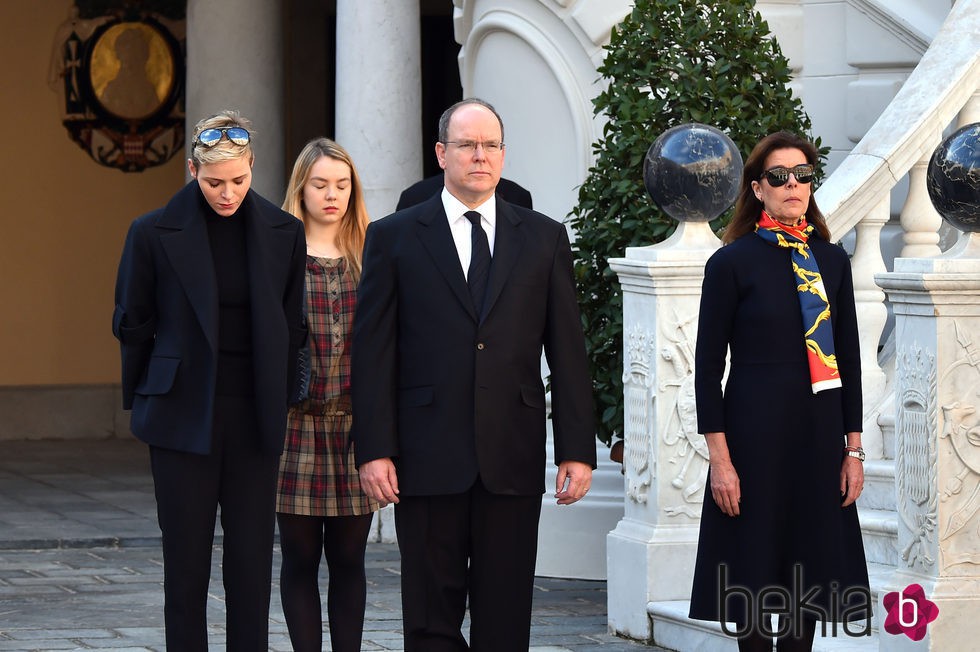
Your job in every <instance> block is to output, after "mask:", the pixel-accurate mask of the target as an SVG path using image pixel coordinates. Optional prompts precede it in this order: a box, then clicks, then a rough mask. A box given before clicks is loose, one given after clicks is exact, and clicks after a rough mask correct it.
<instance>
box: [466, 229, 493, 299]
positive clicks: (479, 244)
mask: <svg viewBox="0 0 980 652" xmlns="http://www.w3.org/2000/svg"><path fill="white" fill-rule="evenodd" d="M464 215H465V216H466V219H468V220H469V221H470V224H472V225H473V228H472V230H471V231H470V242H471V243H472V245H473V246H472V248H471V250H470V268H469V270H467V272H466V284H467V285H468V286H469V287H470V296H471V297H473V305H474V306H475V307H476V314H477V315H478V316H479V315H481V314H482V313H483V297H484V295H486V293H487V279H488V278H489V277H490V241H489V240H487V232H486V231H484V230H483V225H482V224H480V214H479V213H477V212H476V211H466V213H464Z"/></svg>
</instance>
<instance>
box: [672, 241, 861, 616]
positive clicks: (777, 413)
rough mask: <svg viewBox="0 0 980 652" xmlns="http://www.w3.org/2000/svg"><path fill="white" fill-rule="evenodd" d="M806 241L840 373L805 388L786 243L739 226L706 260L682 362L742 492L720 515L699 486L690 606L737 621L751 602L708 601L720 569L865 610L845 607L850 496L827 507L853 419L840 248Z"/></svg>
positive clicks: (854, 361) (854, 523) (834, 496)
mask: <svg viewBox="0 0 980 652" xmlns="http://www.w3.org/2000/svg"><path fill="white" fill-rule="evenodd" d="M809 244H810V248H811V251H812V252H813V254H814V256H815V257H816V260H817V263H818V265H819V267H820V272H821V274H822V276H823V281H824V285H825V287H826V291H827V295H828V298H829V301H830V307H831V319H832V324H833V333H834V342H835V347H836V353H837V359H838V366H839V370H840V376H841V381H842V387H840V388H835V389H829V390H824V391H822V392H820V393H819V394H813V393H812V392H811V390H810V377H809V371H808V366H807V359H806V349H805V346H804V343H803V323H802V322H803V320H802V317H801V316H800V308H799V299H798V297H797V292H796V284H795V280H794V275H793V272H792V267H791V262H790V250H789V249H782V248H779V247H776V246H773V245H771V244H768V243H766V242H764V241H763V240H762V238H761V237H759V236H758V235H756V234H755V233H749V234H746V235H744V236H742V237H741V238H738V239H737V240H736V241H735V242H732V243H731V244H729V245H727V246H725V247H723V248H721V249H720V250H718V251H717V252H715V254H714V255H713V256H712V257H711V258H710V259H709V260H708V263H707V265H706V267H705V278H704V284H703V288H702V296H701V311H700V316H699V324H698V339H697V351H696V363H695V376H696V378H695V384H696V394H697V412H698V431H699V432H702V433H709V432H724V433H725V435H726V439H727V443H728V448H729V452H730V454H731V460H732V464H733V465H734V467H735V471H736V472H737V473H738V476H739V481H740V485H741V491H742V502H741V505H740V512H741V513H740V515H739V516H737V517H730V516H727V515H725V514H724V513H723V512H722V511H721V509H720V508H719V507H718V506H717V504H715V501H714V498H713V497H712V495H711V491H710V490H709V489H706V490H705V496H704V507H703V510H702V514H701V533H700V539H699V542H698V553H697V562H696V567H695V574H694V585H693V591H692V596H691V609H690V616H691V617H692V618H697V619H702V620H727V621H729V622H734V623H739V624H746V623H747V622H751V621H752V619H753V608H754V607H755V606H756V605H755V604H754V603H753V604H752V605H751V606H750V605H749V604H748V603H747V602H746V601H745V600H742V599H740V598H739V597H737V595H736V594H734V593H730V592H729V593H728V594H727V595H728V597H729V598H730V599H728V600H727V604H726V609H725V610H724V611H723V610H720V609H719V597H720V595H721V596H724V595H726V594H725V593H724V592H723V591H720V590H719V586H720V580H721V579H724V584H725V585H726V586H727V587H733V586H740V587H744V588H746V589H748V591H749V593H750V594H751V595H752V596H753V597H755V596H757V595H758V594H759V592H760V591H762V589H765V588H766V587H782V588H783V589H784V590H786V591H787V592H790V593H792V592H793V590H794V589H793V587H794V582H795V581H796V578H797V576H798V577H799V580H800V582H801V584H800V585H799V586H798V587H797V589H796V590H797V591H798V592H799V593H798V594H797V595H802V594H804V593H806V592H807V591H810V590H813V589H816V591H817V592H816V593H815V594H814V595H813V596H812V599H810V600H809V601H808V603H807V604H810V605H814V606H815V607H818V608H820V609H824V610H826V611H827V612H828V617H829V618H831V619H833V620H841V619H846V620H854V619H857V618H862V619H863V618H864V617H865V614H864V613H863V612H860V613H858V612H850V613H848V612H847V608H848V605H847V604H846V603H845V602H844V600H843V597H844V594H845V592H847V591H848V590H851V592H850V593H849V594H848V595H849V597H851V599H852V600H851V603H850V605H851V606H853V605H854V604H856V602H855V601H860V602H861V603H862V604H863V601H864V600H865V598H866V595H867V594H866V593H864V592H865V591H867V588H868V573H867V566H866V562H865V556H864V548H863V544H862V540H861V531H860V527H859V524H858V516H857V509H856V507H855V506H854V505H851V506H849V507H847V508H844V509H842V508H841V506H840V503H841V493H840V471H841V463H842V459H843V457H842V456H843V447H844V445H845V435H846V433H847V432H853V431H860V430H861V429H862V402H861V364H860V352H859V344H858V327H857V316H856V312H855V306H854V291H853V284H852V280H851V267H850V262H849V261H848V258H847V255H846V253H845V252H844V250H843V249H841V248H840V247H838V246H836V245H833V244H830V243H828V242H826V241H824V240H821V239H819V238H818V237H817V236H812V237H811V238H810V242H809ZM729 347H731V370H730V372H729V376H728V380H727V383H726V384H725V387H724V392H722V377H723V374H724V370H725V356H726V351H727V349H728V348H729ZM708 486H709V487H710V471H709V476H708ZM722 567H724V578H722V576H721V574H720V572H719V570H720V569H721V568H722ZM835 594H836V595H835ZM835 605H840V606H839V607H835ZM820 619H821V620H823V619H824V618H822V617H821V618H820Z"/></svg>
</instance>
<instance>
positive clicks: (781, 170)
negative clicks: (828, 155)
mask: <svg viewBox="0 0 980 652" xmlns="http://www.w3.org/2000/svg"><path fill="white" fill-rule="evenodd" d="M790 172H792V173H793V176H794V177H796V182H797V183H810V182H811V181H813V166H812V165H810V164H809V163H804V164H803V165H797V166H796V167H792V168H786V167H783V166H781V165H780V166H778V167H774V168H769V169H768V170H766V171H765V172H763V173H762V177H765V178H766V179H768V180H769V185H770V186H772V187H773V188H778V187H779V186H783V185H786V182H787V181H789V173H790ZM762 177H759V179H762Z"/></svg>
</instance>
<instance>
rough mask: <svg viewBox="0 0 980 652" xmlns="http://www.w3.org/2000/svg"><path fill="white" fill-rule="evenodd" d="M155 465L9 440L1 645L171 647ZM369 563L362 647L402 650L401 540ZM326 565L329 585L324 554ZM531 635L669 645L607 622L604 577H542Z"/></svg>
mask: <svg viewBox="0 0 980 652" xmlns="http://www.w3.org/2000/svg"><path fill="white" fill-rule="evenodd" d="M148 466H149V463H148V457H147V454H146V449H145V447H144V446H142V445H140V444H138V443H136V442H133V441H131V440H105V441H89V440H84V441H57V442H50V441H47V442H28V441H0V651H6V650H113V651H117V652H118V651H120V650H142V651H146V650H163V649H164V634H163V588H162V582H163V564H162V560H161V555H160V537H159V530H158V529H157V526H156V518H155V504H154V500H153V487H152V480H151V479H150V477H149V470H148ZM220 552H221V550H220V544H219V545H216V550H215V556H214V562H213V563H214V570H213V573H212V577H213V578H214V579H213V580H212V584H211V594H210V601H209V622H210V623H211V629H210V631H211V643H212V644H211V649H213V650H223V649H224V645H223V641H224V632H223V623H224V599H223V591H222V586H221V568H220V563H219V562H220ZM278 564H279V551H278V549H277V550H276V559H275V568H276V569H278ZM367 571H368V605H367V612H366V622H365V631H364V642H363V645H362V649H363V650H368V651H371V650H400V649H401V645H402V642H401V606H400V594H399V559H398V548H397V546H394V545H391V544H383V543H372V544H370V545H369V546H368V553H367ZM321 573H322V589H321V590H322V592H323V594H324V595H326V581H327V577H326V570H325V564H324V569H323V570H321ZM277 575H278V573H276V572H274V573H273V577H274V582H275V578H276V577H277ZM272 593H273V599H272V607H271V612H270V631H271V640H270V649H272V650H276V651H279V650H283V651H286V650H290V649H291V647H290V645H289V638H288V635H287V632H286V625H285V621H284V620H283V617H282V608H281V605H280V603H279V596H278V584H277V583H275V584H274V586H273V592H272ZM324 639H325V641H326V640H328V636H327V635H326V634H325V636H324ZM531 645H532V650H534V652H559V651H575V652H586V651H595V652H629V651H632V652H658V650H660V649H659V648H654V647H649V646H646V645H642V644H639V643H636V642H631V641H625V640H622V639H619V638H616V637H614V636H611V635H609V634H608V633H607V627H606V585H605V582H596V581H585V580H562V579H551V578H540V577H539V578H536V580H535V594H534V610H533V615H532V628H531ZM660 652H663V651H662V650H660Z"/></svg>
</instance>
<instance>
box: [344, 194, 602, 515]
mask: <svg viewBox="0 0 980 652" xmlns="http://www.w3.org/2000/svg"><path fill="white" fill-rule="evenodd" d="M496 202H497V204H496V208H497V221H496V231H495V239H494V251H493V261H492V264H491V268H490V279H489V283H488V286H487V295H486V300H485V306H484V310H483V315H482V316H480V315H477V314H476V311H475V308H474V306H473V302H472V299H471V297H470V294H469V291H468V289H467V285H466V280H465V276H464V274H463V269H462V266H461V265H460V262H459V255H458V253H457V251H456V246H455V244H454V242H453V238H452V234H451V232H450V229H449V222H448V220H447V218H446V213H445V210H444V208H443V204H442V199H441V196H440V195H436V196H434V197H432V198H430V199H429V200H428V201H426V202H424V203H422V204H419V205H417V206H413V207H411V208H409V209H406V210H404V211H400V212H398V213H395V214H393V215H390V216H388V217H386V218H384V219H382V220H379V221H377V222H374V223H372V224H371V225H370V226H369V227H368V232H367V241H366V243H365V249H364V272H363V275H362V277H361V283H360V287H359V290H358V304H357V311H356V313H355V319H354V335H353V343H352V348H351V352H352V356H353V358H352V381H351V384H352V394H353V407H354V421H353V427H352V439H353V440H354V449H355V456H356V461H357V464H358V465H361V464H363V463H365V462H368V461H370V460H373V459H378V458H383V457H391V458H393V460H394V462H395V466H396V469H397V472H398V485H399V490H400V492H401V493H402V494H403V495H407V496H410V495H438V494H451V493H461V492H464V491H466V490H468V489H469V488H470V486H471V485H472V484H473V482H474V480H475V479H476V476H477V473H479V474H480V478H481V480H482V482H483V484H484V486H486V487H487V489H488V490H490V491H491V492H494V493H500V494H513V495H535V494H541V493H542V491H543V487H544V470H545V439H546V433H545V418H546V415H545V389H544V384H543V382H542V379H541V351H542V348H543V349H544V351H545V353H546V355H547V358H548V363H549V366H550V369H551V378H552V394H551V396H552V403H551V409H552V415H553V419H554V440H555V456H554V457H555V461H556V462H561V461H565V460H574V461H581V462H585V463H587V464H591V465H593V466H595V434H594V433H595V431H594V424H593V415H592V397H591V382H590V379H589V372H588V364H587V361H586V354H585V342H584V337H583V334H582V326H581V322H580V318H579V312H578V304H577V300H576V294H575V284H574V280H573V277H572V261H571V250H570V247H569V243H568V236H567V234H566V232H565V227H564V226H563V225H562V224H560V223H558V222H555V221H554V220H551V219H550V218H548V217H546V216H544V215H541V214H540V213H536V212H534V211H531V210H527V209H524V208H520V207H517V206H513V205H511V204H508V203H507V202H505V201H503V200H502V199H500V198H497V200H496Z"/></svg>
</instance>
